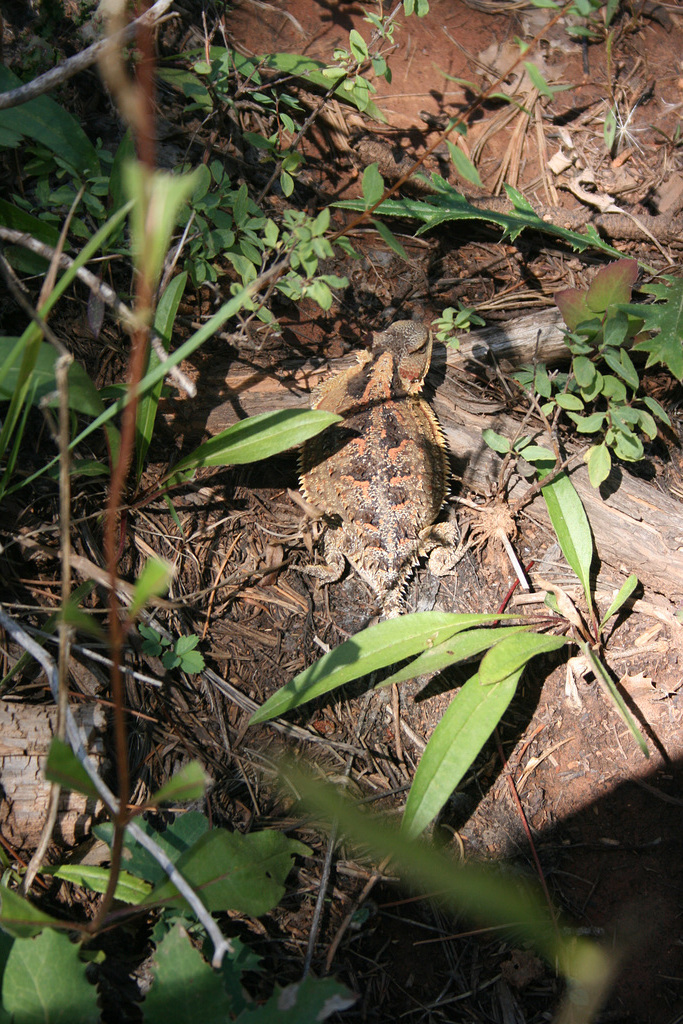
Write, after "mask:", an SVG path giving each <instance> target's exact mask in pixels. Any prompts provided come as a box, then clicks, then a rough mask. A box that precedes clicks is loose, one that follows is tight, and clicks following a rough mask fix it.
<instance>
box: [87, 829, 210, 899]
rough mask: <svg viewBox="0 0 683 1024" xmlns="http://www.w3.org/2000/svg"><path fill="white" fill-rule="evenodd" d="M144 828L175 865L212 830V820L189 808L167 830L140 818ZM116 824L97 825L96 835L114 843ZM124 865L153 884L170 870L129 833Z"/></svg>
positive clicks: (125, 837)
mask: <svg viewBox="0 0 683 1024" xmlns="http://www.w3.org/2000/svg"><path fill="white" fill-rule="evenodd" d="M137 825H138V828H141V829H142V831H143V832H145V833H146V834H147V835H148V836H149V837H150V838H151V839H153V840H154V842H155V843H156V844H157V846H160V847H161V849H162V850H163V851H164V853H165V854H166V856H167V857H169V859H170V860H171V861H172V862H173V863H174V864H175V863H176V862H177V860H178V859H179V857H180V856H181V855H182V854H183V853H186V852H187V851H188V850H190V849H191V848H192V847H193V846H194V844H195V843H197V842H198V840H199V839H201V837H202V836H203V835H206V833H207V832H208V830H209V823H208V821H207V820H206V817H205V816H204V815H203V814H200V813H199V811H187V812H186V813H185V814H181V815H179V816H178V817H177V818H176V820H175V821H174V822H172V824H170V825H169V826H168V827H167V828H166V830H165V831H164V832H159V831H157V829H155V828H154V827H153V826H152V825H150V824H149V822H147V821H142V820H140V819H138V821H137ZM113 832H114V826H113V825H112V824H111V823H110V822H104V823H103V824H102V825H94V826H93V834H94V835H95V836H97V838H98V839H101V840H103V842H105V843H107V845H108V846H111V843H112V836H113ZM123 845H124V851H123V866H124V867H125V869H126V870H127V871H129V872H130V873H131V874H132V875H135V876H136V877H138V878H144V879H146V880H147V881H148V882H151V883H152V884H153V885H156V884H157V883H158V882H161V881H162V880H163V879H165V878H166V872H165V871H164V869H163V868H162V867H161V865H160V864H159V863H158V862H157V861H156V860H155V859H154V857H152V854H151V853H149V852H148V851H147V850H146V849H145V847H144V846H141V845H140V844H139V843H138V842H137V840H136V839H134V838H133V837H132V836H131V835H130V834H129V833H128V832H126V834H125V836H124V841H123Z"/></svg>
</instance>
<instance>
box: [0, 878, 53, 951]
mask: <svg viewBox="0 0 683 1024" xmlns="http://www.w3.org/2000/svg"><path fill="white" fill-rule="evenodd" d="M56 924H58V921H57V920H56V919H55V918H54V917H50V915H49V914H45V913H44V912H43V911H42V910H39V909H38V907H34V906H33V904H32V903H29V901H28V900H25V899H24V897H23V896H19V894H18V893H16V892H14V890H13V889H8V888H7V886H5V885H0V928H2V930H3V931H4V932H7V933H8V934H9V935H14V936H15V938H19V939H24V938H30V937H32V936H34V935H38V934H40V932H42V931H43V929H44V928H48V927H50V926H54V925H56Z"/></svg>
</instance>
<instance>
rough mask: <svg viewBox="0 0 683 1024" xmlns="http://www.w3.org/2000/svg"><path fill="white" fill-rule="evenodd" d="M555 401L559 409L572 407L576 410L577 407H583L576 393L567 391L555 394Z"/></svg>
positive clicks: (577, 409)
mask: <svg viewBox="0 0 683 1024" xmlns="http://www.w3.org/2000/svg"><path fill="white" fill-rule="evenodd" d="M555 401H556V402H557V404H558V405H559V407H560V409H573V410H574V411H575V412H578V411H579V409H583V402H582V401H581V399H580V398H579V396H578V395H572V394H570V393H569V392H567V393H565V394H562V395H557V396H556V398H555Z"/></svg>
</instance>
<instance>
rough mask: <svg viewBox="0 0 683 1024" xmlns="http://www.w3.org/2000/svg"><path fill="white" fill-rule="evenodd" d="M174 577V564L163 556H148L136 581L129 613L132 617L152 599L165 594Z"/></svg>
mask: <svg viewBox="0 0 683 1024" xmlns="http://www.w3.org/2000/svg"><path fill="white" fill-rule="evenodd" d="M172 579H173V566H172V565H170V563H169V562H165V561H164V560H163V559H162V558H148V559H147V561H146V562H145V564H144V566H143V569H142V572H141V573H140V575H139V576H138V578H137V579H136V581H135V588H134V590H133V600H132V601H131V604H130V608H129V609H128V614H129V616H130V617H131V618H135V616H136V615H137V614H138V612H140V611H141V610H142V609H143V608H145V607H146V606H147V604H148V603H149V601H150V599H151V598H153V597H159V596H160V595H161V594H165V593H166V591H167V590H168V585H169V583H170V581H171V580H172Z"/></svg>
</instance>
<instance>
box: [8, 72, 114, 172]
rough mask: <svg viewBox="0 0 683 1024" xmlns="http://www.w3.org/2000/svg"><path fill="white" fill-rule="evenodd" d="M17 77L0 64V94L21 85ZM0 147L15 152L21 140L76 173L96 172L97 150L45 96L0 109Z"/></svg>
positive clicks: (98, 167) (62, 110)
mask: <svg viewBox="0 0 683 1024" xmlns="http://www.w3.org/2000/svg"><path fill="white" fill-rule="evenodd" d="M22 84H23V83H22V81H21V79H20V78H17V76H16V75H14V74H12V72H11V71H9V70H8V69H7V68H6V67H4V66H2V65H0V92H10V91H11V90H12V89H16V88H17V87H18V86H20V85H22ZM0 133H1V134H2V136H3V137H2V139H1V140H0V141H1V144H2V145H3V146H5V147H11V148H12V149H16V148H17V147H18V146H19V145H20V144H21V141H22V139H31V140H32V141H34V142H38V143H39V144H40V145H42V146H46V147H47V149H49V150H50V151H51V152H52V153H54V154H55V155H56V156H58V157H59V158H60V160H63V161H64V163H66V164H68V165H69V166H70V167H72V168H73V170H74V172H75V173H76V174H80V175H83V176H85V175H87V174H96V173H99V170H100V162H99V158H98V156H97V151H96V149H95V147H94V146H93V144H92V143H91V142H90V140H89V138H88V136H87V135H86V134H85V132H84V131H83V129H82V128H81V126H80V124H79V123H78V121H76V120H75V118H73V117H72V115H71V114H69V113H68V112H67V111H66V110H65V109H64V108H63V107H61V106H60V105H59V104H58V103H55V101H54V100H52V99H50V97H49V96H45V95H43V96H38V97H36V98H35V99H33V100H29V102H28V103H22V104H21V105H20V106H18V107H10V108H9V109H7V110H0Z"/></svg>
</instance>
